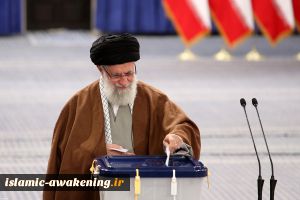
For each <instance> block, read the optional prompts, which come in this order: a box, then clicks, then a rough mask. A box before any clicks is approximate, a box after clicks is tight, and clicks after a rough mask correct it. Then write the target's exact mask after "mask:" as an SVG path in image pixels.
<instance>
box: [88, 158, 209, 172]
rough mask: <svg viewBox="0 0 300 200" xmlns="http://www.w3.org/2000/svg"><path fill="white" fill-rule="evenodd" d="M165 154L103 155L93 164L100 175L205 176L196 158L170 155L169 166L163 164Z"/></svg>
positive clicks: (202, 167) (201, 165)
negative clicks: (174, 174) (174, 173)
mask: <svg viewBox="0 0 300 200" xmlns="http://www.w3.org/2000/svg"><path fill="white" fill-rule="evenodd" d="M165 161H166V156H103V157H99V158H96V159H95V162H94V165H95V167H97V168H98V170H99V175H100V176H129V177H134V176H135V175H136V169H139V175H140V176H141V177H172V175H173V169H175V170H176V177H205V176H207V168H206V167H205V166H204V165H203V164H202V163H201V162H200V161H198V160H194V159H192V158H191V157H188V156H171V157H170V160H169V166H166V165H165Z"/></svg>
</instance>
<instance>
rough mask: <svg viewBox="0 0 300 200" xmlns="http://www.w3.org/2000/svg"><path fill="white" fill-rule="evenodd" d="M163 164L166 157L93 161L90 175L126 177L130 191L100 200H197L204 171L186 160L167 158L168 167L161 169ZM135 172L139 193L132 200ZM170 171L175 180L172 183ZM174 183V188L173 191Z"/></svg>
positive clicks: (105, 193) (104, 194)
mask: <svg viewBox="0 0 300 200" xmlns="http://www.w3.org/2000/svg"><path fill="white" fill-rule="evenodd" d="M165 161H166V156H104V157H99V158H96V159H95V160H94V163H93V165H94V174H97V175H99V176H101V177H122V176H127V177H130V191H100V199H101V200H108V199H109V200H113V199H118V200H119V199H120V198H121V199H122V200H123V199H124V200H127V199H128V200H129V199H130V200H132V199H141V200H160V199H163V200H166V199H189V200H193V199H197V200H199V199H200V198H201V190H202V189H203V184H204V180H206V178H207V174H208V171H207V168H206V167H205V166H204V165H203V164H202V163H201V162H200V161H198V160H194V159H192V158H190V157H186V156H171V157H170V160H169V166H166V165H165ZM136 169H138V172H139V177H140V189H139V190H140V191H139V192H140V193H139V194H138V195H137V196H135V189H136V188H135V180H136V172H137V171H136ZM173 170H175V176H176V179H174V178H173V179H172V177H173V173H174V171H173ZM174 180H175V182H176V184H175V185H176V188H174V187H175V186H174ZM172 181H173V183H172ZM171 190H172V191H171ZM174 190H175V195H174Z"/></svg>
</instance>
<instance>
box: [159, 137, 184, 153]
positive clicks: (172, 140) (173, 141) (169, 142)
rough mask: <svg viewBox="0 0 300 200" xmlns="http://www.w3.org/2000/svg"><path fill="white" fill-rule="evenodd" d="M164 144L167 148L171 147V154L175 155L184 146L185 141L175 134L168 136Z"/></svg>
mask: <svg viewBox="0 0 300 200" xmlns="http://www.w3.org/2000/svg"><path fill="white" fill-rule="evenodd" d="M163 144H164V146H165V147H167V146H169V149H170V153H171V154H173V153H174V152H175V151H176V150H177V149H179V148H180V147H181V145H182V144H183V140H182V138H181V137H180V136H178V135H175V134H173V133H169V134H168V135H166V137H165V139H164V141H163Z"/></svg>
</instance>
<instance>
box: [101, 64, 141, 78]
mask: <svg viewBox="0 0 300 200" xmlns="http://www.w3.org/2000/svg"><path fill="white" fill-rule="evenodd" d="M106 68H107V66H103V69H104V71H105V72H106V74H107V75H108V76H109V78H110V79H112V80H114V81H117V80H120V79H121V78H123V77H128V78H132V76H133V75H134V74H136V73H137V71H136V65H135V64H134V71H128V72H125V73H115V74H110V73H109V72H108V71H107V69H106Z"/></svg>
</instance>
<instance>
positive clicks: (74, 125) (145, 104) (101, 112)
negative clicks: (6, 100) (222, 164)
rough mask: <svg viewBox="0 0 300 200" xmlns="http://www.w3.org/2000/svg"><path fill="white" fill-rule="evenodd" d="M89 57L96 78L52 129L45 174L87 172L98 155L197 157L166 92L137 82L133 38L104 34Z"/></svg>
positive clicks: (47, 195) (185, 122)
mask: <svg viewBox="0 0 300 200" xmlns="http://www.w3.org/2000/svg"><path fill="white" fill-rule="evenodd" d="M90 57H91V60H92V62H93V63H94V64H95V65H96V66H97V68H98V69H99V71H100V79H99V80H98V81H95V82H93V83H92V84H90V85H88V86H87V87H85V88H84V89H82V90H80V91H79V92H77V93H76V94H75V95H74V96H73V97H72V98H71V99H70V100H69V101H68V102H67V104H66V105H65V106H64V108H63V110H62V112H61V114H60V116H59V119H58V121H57V123H56V126H55V129H54V134H53V140H52V147H51V154H50V158H49V163H48V170H47V173H48V174H64V173H65V174H72V173H73V174H87V173H89V168H90V166H91V163H92V161H93V159H94V158H96V157H98V156H103V155H162V154H164V148H169V149H170V152H171V153H176V152H178V151H180V150H184V151H185V152H186V153H187V154H190V155H192V156H193V157H194V158H196V159H199V155H200V133H199V130H198V128H197V126H196V125H195V124H194V123H193V122H192V121H191V120H190V119H189V118H188V117H187V116H186V115H185V113H184V112H183V111H182V110H180V108H178V106H176V105H175V104H174V103H173V102H172V101H170V100H169V99H168V97H167V96H166V95H165V94H163V93H162V92H160V91H159V90H157V89H155V88H153V87H151V86H149V85H147V84H146V83H143V82H141V81H138V80H137V76H136V63H135V62H136V61H137V60H139V59H140V54H139V43H138V41H137V39H136V38H135V37H133V36H132V35H130V34H121V35H104V36H102V37H100V38H99V39H97V40H96V41H95V42H94V43H93V45H92V47H91V49H90ZM158 73H159V72H158ZM124 149H126V150H128V152H126V150H124ZM44 199H64V200H66V199H72V200H74V199H75V200H76V199H99V194H98V192H87V191H84V192H79V191H75V192H74V191H69V192H62V191H57V192H55V191H51V192H44Z"/></svg>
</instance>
